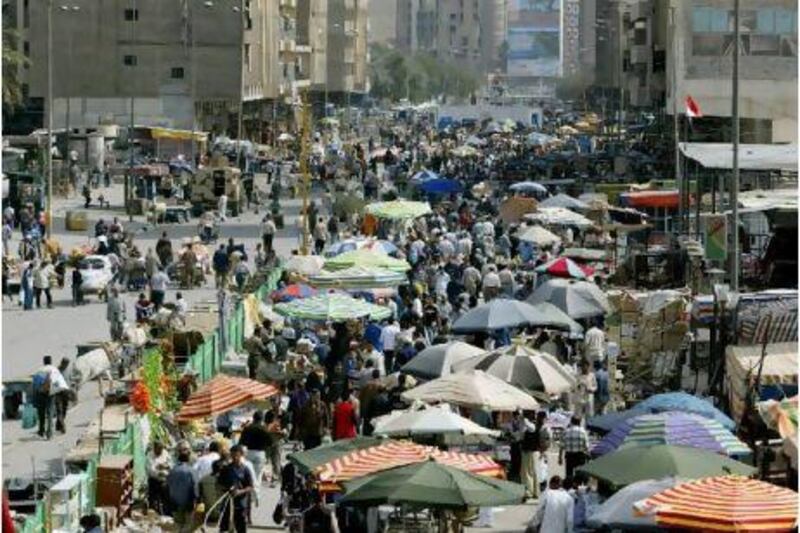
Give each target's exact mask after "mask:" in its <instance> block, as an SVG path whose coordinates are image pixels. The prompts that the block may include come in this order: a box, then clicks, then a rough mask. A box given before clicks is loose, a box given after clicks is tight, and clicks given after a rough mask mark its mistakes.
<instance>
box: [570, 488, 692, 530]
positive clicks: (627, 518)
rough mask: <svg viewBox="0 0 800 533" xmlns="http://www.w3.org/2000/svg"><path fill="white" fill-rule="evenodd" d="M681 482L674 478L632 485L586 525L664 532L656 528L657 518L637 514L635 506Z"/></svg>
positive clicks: (590, 518) (601, 507)
mask: <svg viewBox="0 0 800 533" xmlns="http://www.w3.org/2000/svg"><path fill="white" fill-rule="evenodd" d="M679 482H680V481H679V480H677V479H675V478H674V477H667V478H664V479H658V480H655V479H645V480H643V481H637V482H636V483H631V484H630V485H628V486H627V487H625V488H623V489H620V490H619V491H617V492H615V493H614V495H612V496H611V497H610V498H609V499H607V500H606V501H604V502H603V503H602V504H600V506H599V507H597V509H596V510H595V511H594V512H593V513H592V514H591V515H590V516H588V517H587V519H586V525H587V526H589V527H590V528H595V529H600V528H607V529H612V530H617V529H619V530H636V531H662V529H661V528H659V527H658V526H656V521H655V518H653V517H652V516H643V515H642V514H641V513H637V512H635V511H634V509H633V504H635V503H636V502H638V501H640V500H642V499H644V498H647V497H649V496H652V495H653V494H656V493H658V492H661V491H663V490H666V489H671V488H672V487H674V486H675V485H676V484H677V483H679Z"/></svg>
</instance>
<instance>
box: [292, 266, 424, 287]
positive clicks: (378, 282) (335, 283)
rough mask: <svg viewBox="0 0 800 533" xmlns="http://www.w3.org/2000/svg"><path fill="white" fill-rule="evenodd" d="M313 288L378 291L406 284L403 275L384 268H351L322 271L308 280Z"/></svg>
mask: <svg viewBox="0 0 800 533" xmlns="http://www.w3.org/2000/svg"><path fill="white" fill-rule="evenodd" d="M308 282H309V283H310V284H311V285H313V286H314V287H320V288H331V289H380V288H389V287H399V286H400V285H405V284H406V283H408V278H407V277H406V275H405V274H401V273H400V272H395V271H393V270H387V269H385V268H376V267H366V266H352V267H350V268H345V269H343V270H336V271H333V272H329V271H326V270H323V271H322V272H320V273H319V274H317V275H316V276H311V277H310V278H308Z"/></svg>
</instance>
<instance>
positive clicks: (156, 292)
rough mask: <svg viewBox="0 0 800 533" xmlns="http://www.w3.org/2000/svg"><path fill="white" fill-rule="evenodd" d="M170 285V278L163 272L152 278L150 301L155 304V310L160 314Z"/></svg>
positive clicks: (160, 271)
mask: <svg viewBox="0 0 800 533" xmlns="http://www.w3.org/2000/svg"><path fill="white" fill-rule="evenodd" d="M168 285H169V276H167V273H166V272H164V271H163V270H159V271H157V272H156V273H155V274H153V277H152V278H150V301H151V302H153V309H154V310H155V311H156V312H158V310H159V309H161V306H163V305H164V298H165V296H166V293H167V286H168Z"/></svg>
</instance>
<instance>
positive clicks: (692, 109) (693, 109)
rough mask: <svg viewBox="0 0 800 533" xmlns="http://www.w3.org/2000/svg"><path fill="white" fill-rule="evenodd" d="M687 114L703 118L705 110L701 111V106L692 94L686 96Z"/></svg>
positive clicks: (690, 116)
mask: <svg viewBox="0 0 800 533" xmlns="http://www.w3.org/2000/svg"><path fill="white" fill-rule="evenodd" d="M686 116H687V117H689V118H702V117H703V112H702V111H700V106H699V105H697V102H695V101H694V98H692V97H691V96H687V97H686Z"/></svg>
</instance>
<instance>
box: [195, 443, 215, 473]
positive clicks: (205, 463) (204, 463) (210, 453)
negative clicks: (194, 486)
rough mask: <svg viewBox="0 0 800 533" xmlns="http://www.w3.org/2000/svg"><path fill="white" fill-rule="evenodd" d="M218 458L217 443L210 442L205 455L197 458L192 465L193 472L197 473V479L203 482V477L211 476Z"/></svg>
mask: <svg viewBox="0 0 800 533" xmlns="http://www.w3.org/2000/svg"><path fill="white" fill-rule="evenodd" d="M219 458H220V456H219V443H218V442H217V441H215V440H212V441H211V443H210V444H209V445H208V450H207V451H206V453H204V454H203V455H201V456H200V457H198V458H197V461H195V463H194V471H195V472H197V479H199V480H201V481H202V480H203V478H204V477H206V476H207V475H209V474H211V472H212V470H213V466H214V463H215V462H216V461H218V460H219Z"/></svg>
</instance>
